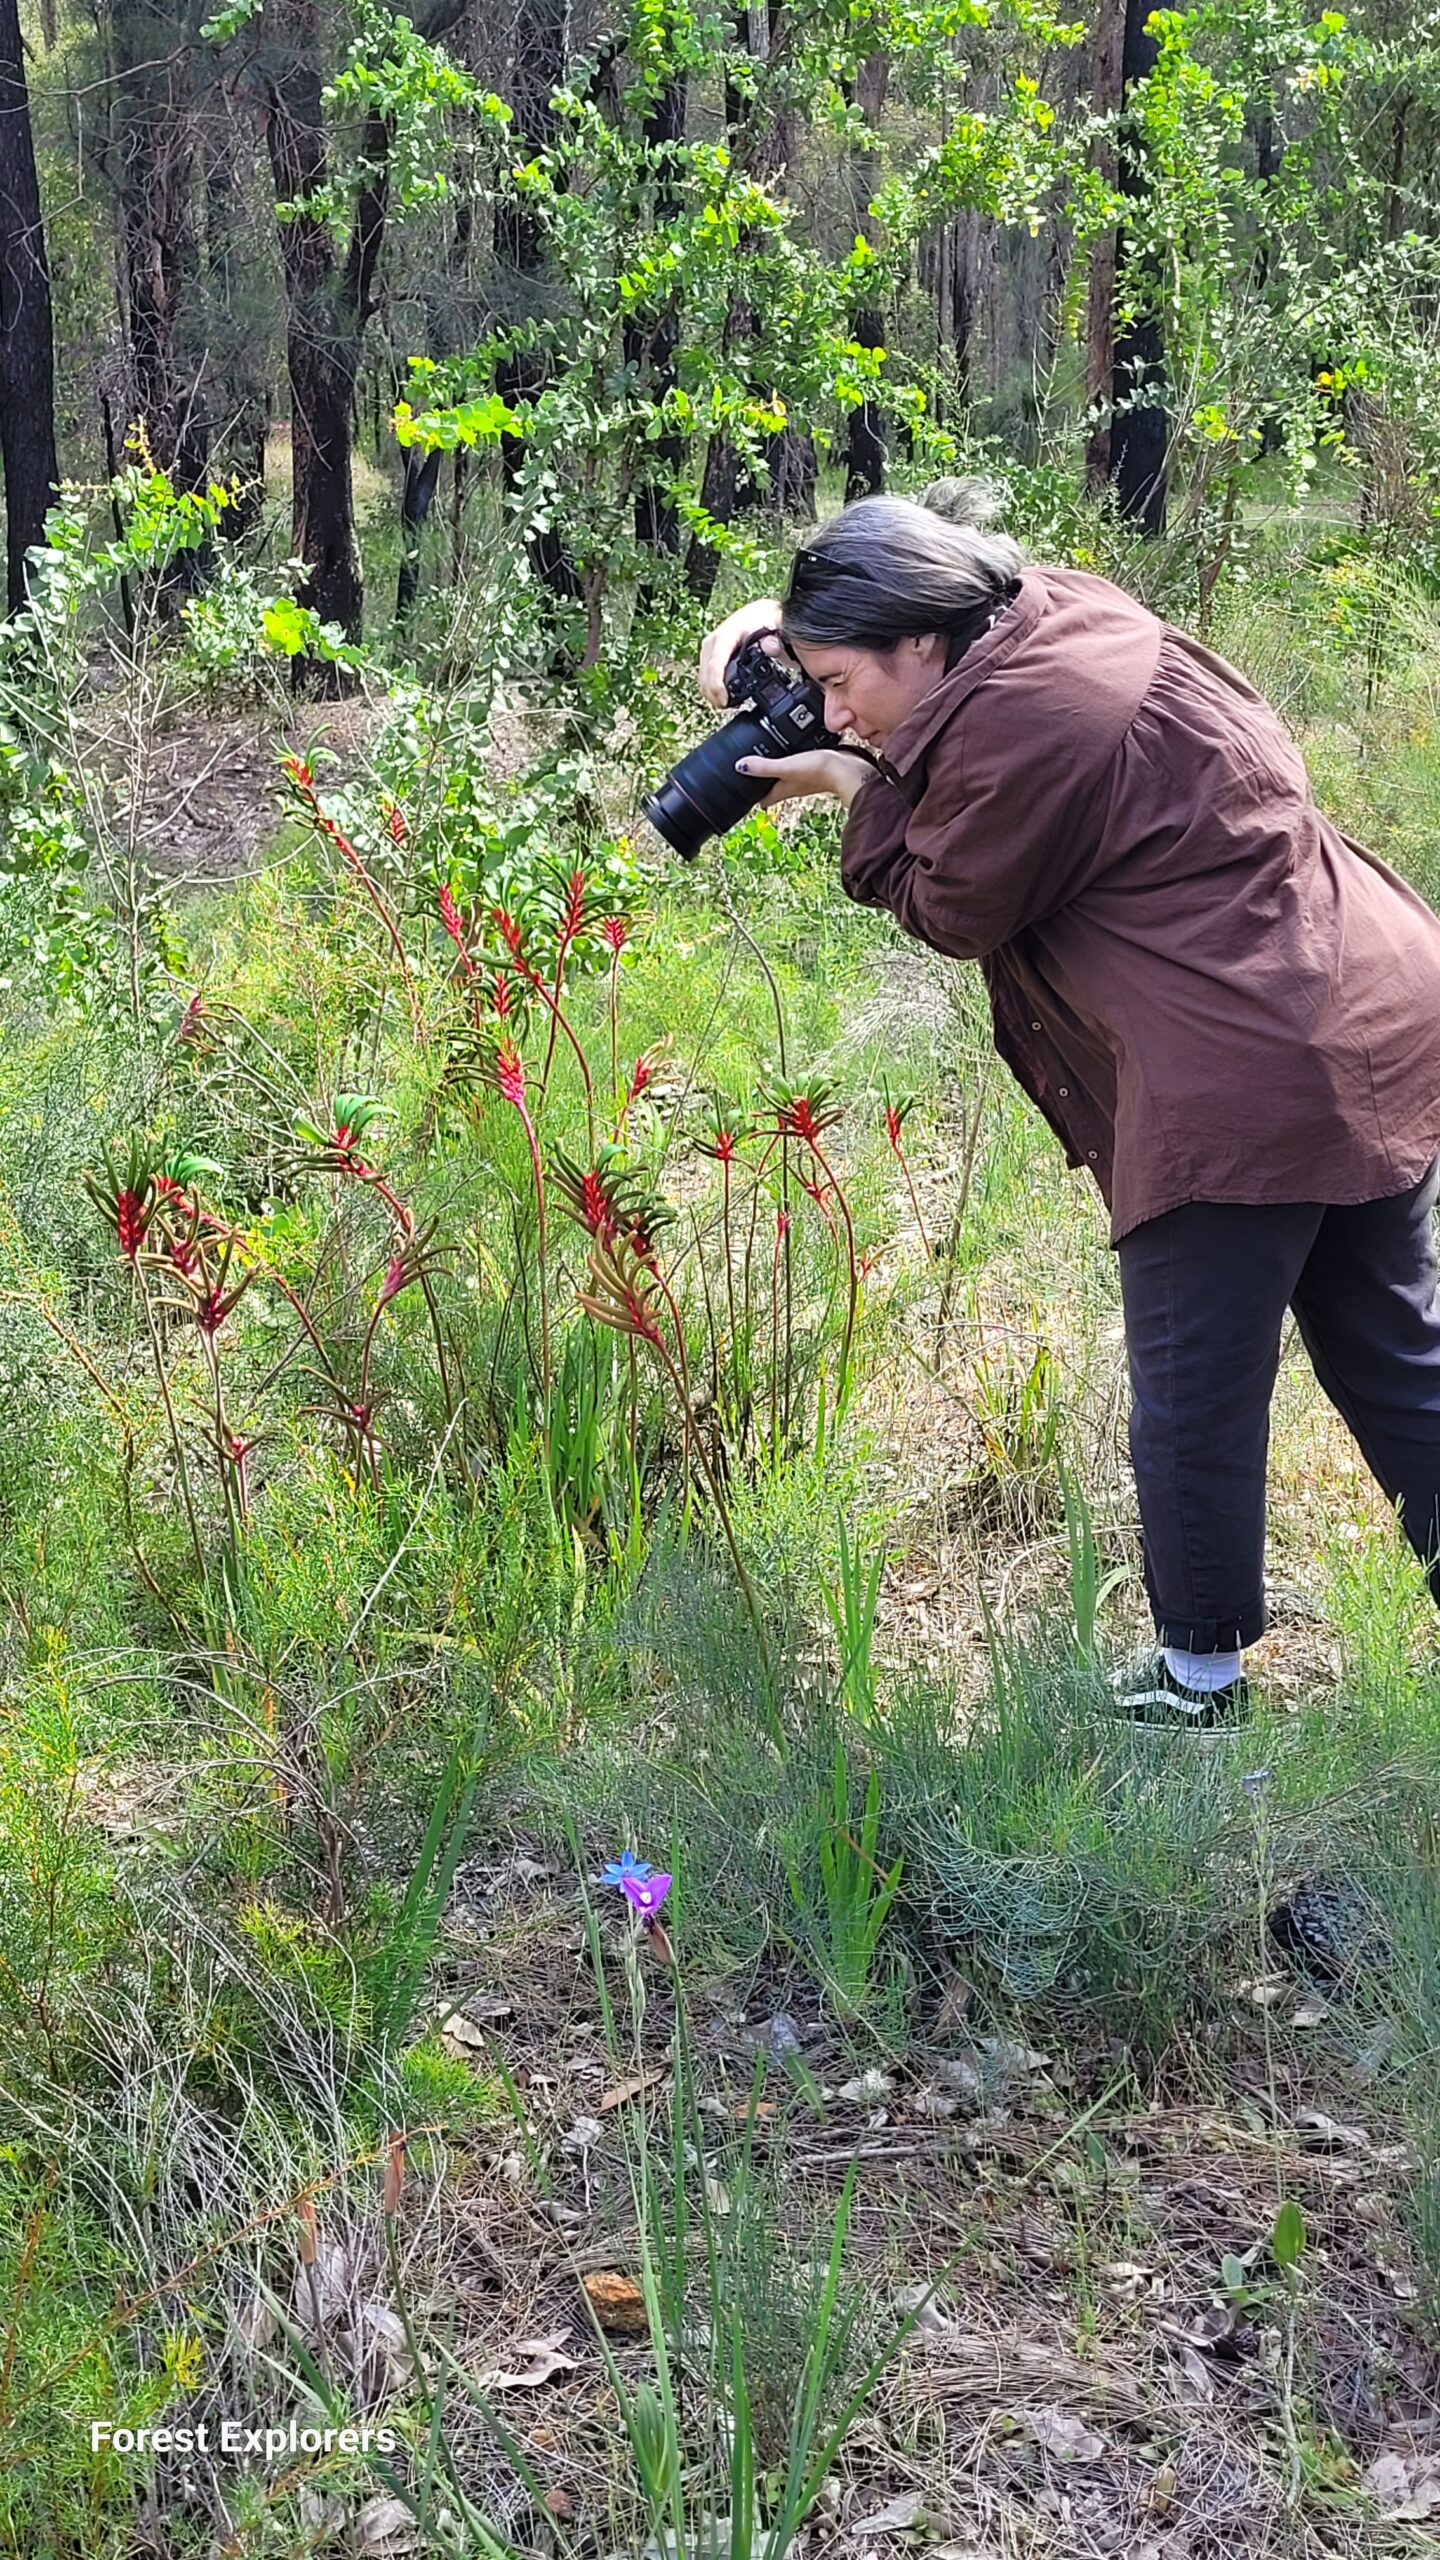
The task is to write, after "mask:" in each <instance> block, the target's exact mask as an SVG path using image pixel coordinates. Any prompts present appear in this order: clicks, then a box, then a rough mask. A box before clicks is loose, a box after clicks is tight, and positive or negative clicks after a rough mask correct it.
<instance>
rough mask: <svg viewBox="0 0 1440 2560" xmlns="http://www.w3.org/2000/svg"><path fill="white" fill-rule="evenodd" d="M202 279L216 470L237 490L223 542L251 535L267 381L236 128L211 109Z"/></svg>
mask: <svg viewBox="0 0 1440 2560" xmlns="http://www.w3.org/2000/svg"><path fill="white" fill-rule="evenodd" d="M204 199H205V285H206V304H207V319H208V331H207V334H208V336H209V341H210V349H211V357H212V363H213V368H214V388H213V395H212V401H211V408H212V414H213V417H214V432H215V443H216V446H217V449H218V459H219V462H220V465H221V467H222V468H223V469H225V470H228V471H230V472H233V474H234V476H235V478H236V479H237V480H238V482H239V484H240V485H239V491H238V494H237V496H236V499H235V503H234V504H233V506H229V507H227V508H226V510H225V513H224V514H223V515H222V517H221V519H220V531H221V533H222V535H223V536H224V537H225V539H226V541H228V542H238V541H240V540H241V539H243V537H244V536H245V535H246V534H247V533H253V531H254V530H255V527H256V526H257V525H258V524H259V522H260V519H261V517H262V516H263V514H264V512H265V446H266V440H267V437H268V434H269V428H270V382H269V378H268V371H267V367H266V364H265V336H264V330H263V326H262V314H261V313H260V312H259V311H258V310H257V308H256V306H255V300H254V287H253V270H254V263H255V258H254V243H253V235H252V233H251V231H250V227H249V220H248V213H247V208H246V205H245V201H244V191H243V185H242V180H241V169H240V152H239V134H238V132H237V130H236V126H235V123H234V120H233V118H232V117H231V116H230V115H229V113H228V112H226V113H218V112H217V121H216V124H215V128H214V132H213V137H211V138H210V139H209V147H208V150H207V154H206V160H205V173H204Z"/></svg>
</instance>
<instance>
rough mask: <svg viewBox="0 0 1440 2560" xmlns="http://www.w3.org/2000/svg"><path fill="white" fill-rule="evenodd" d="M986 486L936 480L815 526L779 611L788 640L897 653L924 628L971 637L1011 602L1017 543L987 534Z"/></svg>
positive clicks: (1018, 561) (868, 501) (1020, 560)
mask: <svg viewBox="0 0 1440 2560" xmlns="http://www.w3.org/2000/svg"><path fill="white" fill-rule="evenodd" d="M994 505H995V500H994V496H993V493H992V492H991V491H989V490H988V489H987V488H986V487H985V485H984V483H983V482H977V481H959V480H947V481H938V482H937V483H936V484H935V486H934V487H933V488H931V489H927V490H926V492H925V497H924V500H923V501H921V502H917V501H916V500H915V499H914V498H858V499H857V500H856V501H855V503H854V505H853V506H849V507H842V508H841V510H840V512H839V514H838V515H835V516H831V517H830V519H829V521H828V522H827V523H825V524H823V525H821V526H819V527H818V529H817V530H816V532H815V533H813V534H812V535H811V537H810V540H809V541H808V542H807V543H805V544H804V545H803V547H802V548H801V549H800V550H799V551H797V552H796V553H795V555H794V558H793V559H792V561H791V564H790V583H789V586H788V588H787V589H786V594H785V602H784V604H783V606H782V608H781V629H782V631H783V633H784V636H785V638H786V639H787V640H789V641H795V642H798V643H799V645H800V647H801V648H804V647H805V646H806V645H807V643H808V644H809V645H810V646H811V647H822V648H824V647H829V648H837V647H838V648H845V647H850V648H858V649H893V648H894V647H895V646H896V644H897V642H898V641H901V640H908V639H912V638H915V637H917V636H919V635H920V634H921V633H923V632H927V631H946V632H955V633H969V632H971V631H972V630H973V629H974V627H975V626H976V624H977V621H981V620H983V618H984V617H985V616H986V615H987V614H988V613H991V612H993V610H994V608H995V607H996V605H998V604H1002V603H1004V602H1005V601H1006V599H1007V598H1008V597H1010V596H1012V595H1013V594H1014V592H1015V589H1016V586H1017V585H1018V583H1019V578H1020V572H1021V570H1022V568H1023V567H1024V555H1023V553H1022V552H1021V549H1020V546H1019V544H1018V542H1014V541H1012V540H1011V537H1010V536H1009V534H1008V533H991V532H990V531H989V530H988V529H987V527H986V523H985V517H986V515H987V514H989V513H993V511H994Z"/></svg>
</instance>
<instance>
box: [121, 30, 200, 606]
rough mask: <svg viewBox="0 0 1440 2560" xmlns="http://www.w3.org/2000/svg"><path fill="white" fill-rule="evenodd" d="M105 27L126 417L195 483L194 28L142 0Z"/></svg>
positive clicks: (159, 459) (162, 458) (177, 472)
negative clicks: (110, 66)
mask: <svg viewBox="0 0 1440 2560" xmlns="http://www.w3.org/2000/svg"><path fill="white" fill-rule="evenodd" d="M187 11H188V0H187ZM110 28H111V38H112V42H113V46H114V83H115V85H114V124H113V129H112V137H111V145H110V152H109V155H108V156H109V160H110V166H111V170H112V174H113V176H114V179H115V183H116V186H117V189H118V193H119V213H120V242H121V271H122V275H123V278H124V288H125V313H126V326H127V335H128V341H129V355H130V381H131V400H132V420H131V423H133V424H134V425H136V426H137V427H139V428H140V429H141V431H142V432H143V435H144V437H145V441H146V443H147V445H148V447H149V451H150V454H151V457H152V459H153V460H154V461H155V462H156V463H157V464H158V465H159V467H160V469H161V470H162V471H164V472H167V473H168V474H169V475H170V477H171V478H172V479H173V480H174V482H175V484H176V486H177V487H178V488H180V489H186V490H194V489H203V488H204V486H205V482H206V479H207V477H208V473H209V461H210V430H209V421H208V417H207V413H206V398H205V387H204V382H203V379H202V376H203V371H204V363H205V356H204V342H203V334H202V333H201V331H200V330H199V328H198V327H197V325H196V317H197V315H196V313H195V309H194V302H195V294H196V286H197V279H198V263H199V262H198V254H197V245H196V237H195V218H194V188H195V95H194V91H195V76H196V62H197V59H198V55H197V47H196V44H195V40H194V29H193V27H192V26H191V25H190V23H189V18H188V14H181V15H180V16H178V17H177V16H176V15H175V14H174V13H172V12H168V11H165V10H163V9H161V8H158V7H155V6H152V5H151V0H111V8H110ZM187 323H188V329H187ZM187 336H188V337H189V338H190V341H191V342H190V343H189V344H187ZM196 565H197V563H196V560H195V555H193V554H190V555H186V557H185V559H184V560H182V561H181V562H179V563H177V571H178V572H179V576H180V583H182V584H183V583H188V582H189V580H188V577H187V574H186V572H187V570H188V571H190V572H193V570H194V568H195V567H196Z"/></svg>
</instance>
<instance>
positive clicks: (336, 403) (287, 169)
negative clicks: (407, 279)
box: [265, 0, 390, 692]
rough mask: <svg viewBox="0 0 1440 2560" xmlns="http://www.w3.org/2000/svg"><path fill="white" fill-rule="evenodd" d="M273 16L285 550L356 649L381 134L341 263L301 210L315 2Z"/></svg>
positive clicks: (312, 171)
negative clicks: (361, 398) (280, 209)
mask: <svg viewBox="0 0 1440 2560" xmlns="http://www.w3.org/2000/svg"><path fill="white" fill-rule="evenodd" d="M275 19H276V28H277V33H278V34H279V37H280V46H279V51H278V56H277V58H276V60H275V61H274V63H273V65H272V68H271V72H270V78H269V84H268V96H267V100H266V114H265V140H266V146H267V149H268V151H269V155H270V167H271V172H272V174H273V177H274V180H275V192H276V194H277V196H278V197H279V198H280V200H281V201H282V203H288V204H293V205H294V206H296V207H297V210H296V211H295V212H294V213H293V214H292V215H291V216H290V217H289V219H288V220H285V221H282V222H281V223H280V225H279V234H280V264H281V272H282V274H283V277H284V282H285V311H286V328H285V359H286V365H287V368H288V371H289V375H290V445H291V461H292V469H293V476H294V506H293V517H292V529H291V543H292V548H293V551H294V555H295V557H296V558H297V559H298V560H303V561H304V562H305V564H306V569H307V571H308V575H307V577H306V580H305V584H304V587H303V589H302V591H301V592H302V600H303V602H304V603H306V604H307V605H310V606H312V607H313V609H314V611H315V612H316V613H318V614H319V616H320V618H321V620H322V621H324V622H333V623H338V624H339V626H340V628H341V630H342V631H343V632H344V634H345V636H346V638H347V639H349V640H358V639H359V637H360V634H361V628H362V624H363V620H364V605H365V596H364V586H363V582H362V578H361V570H360V546H359V544H358V542H357V540H356V537H355V497H354V488H353V484H352V478H351V467H350V446H351V434H352V421H353V410H354V402H355V383H356V378H357V375H358V373H359V369H360V354H361V349H362V347H363V344H364V336H365V324H366V322H367V321H368V319H369V317H370V314H371V311H372V309H373V297H374V289H375V270H376V266H377V263H378V260H379V255H380V245H381V242H382V240H383V238H384V234H385V214H386V207H387V199H388V180H389V155H390V131H389V126H388V124H387V123H386V121H385V119H384V118H383V117H382V116H379V115H372V116H370V117H369V118H368V119H367V122H366V130H365V136H364V141H363V144H362V152H363V156H364V158H365V160H366V162H367V164H368V168H369V172H370V174H369V176H368V177H367V179H366V182H365V184H364V185H363V186H362V188H361V190H360V194H359V199H358V201H357V204H356V209H355V218H354V223H353V226H352V229H351V233H350V240H349V246H348V250H347V253H346V256H345V257H344V259H343V261H342V260H341V259H340V257H339V256H338V254H337V251H336V246H335V241H334V236H333V234H332V231H331V228H330V225H329V223H328V222H327V221H325V220H324V219H323V218H322V217H321V216H319V215H316V214H314V213H311V212H309V211H307V209H306V208H307V206H308V205H309V204H310V203H311V202H312V201H313V200H314V199H315V197H316V196H317V195H319V193H320V191H321V189H322V188H323V187H324V185H325V183H326V179H327V177H328V174H329V146H328V141H327V136H326V131H325V116H324V108H323V105H322V99H321V92H322V87H323V80H322V73H321V59H320V13H319V8H318V5H317V0H277V5H276V8H275ZM297 667H298V662H297ZM338 672H339V671H338V670H336V669H334V668H325V669H323V670H322V669H321V668H319V667H316V668H313V669H311V670H310V671H309V672H308V674H307V675H306V677H305V678H304V679H302V680H303V681H304V682H306V683H310V684H314V685H316V686H317V688H319V689H322V690H325V691H328V692H334V691H337V690H340V689H341V688H340V686H339V684H338V681H337V678H338Z"/></svg>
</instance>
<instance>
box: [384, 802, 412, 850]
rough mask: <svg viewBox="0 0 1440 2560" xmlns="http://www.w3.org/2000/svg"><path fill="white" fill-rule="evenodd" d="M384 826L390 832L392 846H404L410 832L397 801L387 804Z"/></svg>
mask: <svg viewBox="0 0 1440 2560" xmlns="http://www.w3.org/2000/svg"><path fill="white" fill-rule="evenodd" d="M385 824H386V825H387V827H388V828H389V830H390V841H391V843H392V844H404V843H405V842H406V840H407V838H408V836H409V833H410V830H409V828H408V827H407V826H406V824H405V818H404V814H403V812H402V810H401V808H400V806H399V803H398V802H397V801H394V800H392V801H390V802H389V803H388V805H387V807H386V811H385Z"/></svg>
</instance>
